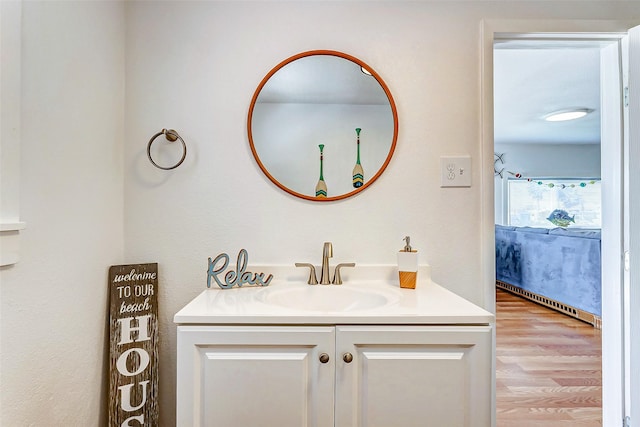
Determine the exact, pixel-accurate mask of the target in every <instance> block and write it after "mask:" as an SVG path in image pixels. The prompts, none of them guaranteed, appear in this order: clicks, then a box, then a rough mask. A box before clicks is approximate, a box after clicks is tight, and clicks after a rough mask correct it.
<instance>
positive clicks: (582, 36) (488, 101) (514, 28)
mask: <svg viewBox="0 0 640 427" xmlns="http://www.w3.org/2000/svg"><path fill="white" fill-rule="evenodd" d="M621 25H622V26H624V27H621ZM632 26H633V25H632V23H629V24H628V25H627V24H625V23H620V22H617V23H615V22H599V23H597V24H593V28H592V29H593V31H594V32H593V33H584V28H585V23H584V22H580V21H558V22H554V23H549V22H536V21H527V22H524V21H504V22H503V21H499V22H485V23H484V25H483V36H484V37H483V50H482V59H483V61H482V64H483V84H482V89H483V91H482V92H483V145H482V157H483V167H485V168H491V169H488V170H486V171H483V184H484V185H483V188H485V189H493V187H494V186H493V182H491V181H490V180H493V179H494V178H493V167H492V166H493V160H494V128H493V126H494V123H493V111H494V110H493V108H494V103H493V80H492V79H493V48H494V42H495V41H496V40H519V41H523V40H538V41H546V42H548V41H550V40H558V41H567V40H581V41H593V42H597V43H602V46H603V47H602V52H603V54H602V56H603V57H607V56H609V57H610V58H609V59H611V55H610V54H608V53H605V51H610V52H613V51H615V55H616V58H615V59H616V60H615V61H613V62H611V61H610V63H611V64H613V65H612V66H614V67H616V70H617V71H616V73H615V76H609V78H610V81H609V86H608V89H607V88H603V90H607V91H608V92H607V94H606V96H605V95H603V98H604V99H607V101H608V102H607V103H603V105H602V109H603V111H605V110H606V111H609V112H611V111H613V112H614V113H615V114H614V116H615V115H617V117H618V118H620V117H621V114H622V111H621V105H622V103H621V92H622V91H621V82H620V79H619V78H620V71H619V68H618V67H619V64H620V56H619V54H620V48H619V45H620V40H621V39H622V37H623V36H624V35H625V34H626V30H627V29H628V28H631V27H632ZM596 27H597V28H596ZM609 45H611V46H615V48H611V49H607V46H609ZM610 71H611V70H607V71H606V72H607V73H609V72H610ZM605 104H609V105H605ZM605 122H606V123H605ZM612 123H613V125H612ZM620 123H621V121H620V120H618V122H617V128H618V135H614V137H611V138H610V140H611V141H613V145H604V144H611V142H607V141H605V139H607V138H604V139H603V141H602V143H603V148H602V153H603V156H602V172H603V174H602V179H603V186H605V190H603V193H604V192H605V191H606V193H607V194H608V196H605V197H607V203H608V204H609V205H608V208H607V209H609V208H611V209H613V211H610V212H607V213H603V215H604V216H605V217H606V218H614V219H615V220H613V221H612V220H607V219H606V218H605V219H604V221H603V227H602V230H603V239H604V238H605V237H604V236H609V240H608V241H605V240H603V242H602V245H603V274H605V275H606V274H609V275H610V276H609V277H607V279H608V280H606V281H605V280H603V286H606V288H605V289H604V290H605V292H603V298H604V295H609V297H608V298H609V300H608V301H603V340H604V341H605V342H606V344H603V349H605V348H606V351H605V352H604V353H603V365H604V366H606V370H605V371H604V378H603V389H604V393H603V425H619V423H620V420H622V419H623V418H624V412H625V407H624V392H623V390H624V367H623V361H624V357H623V354H622V353H623V351H622V349H623V348H624V346H623V343H622V334H621V331H622V322H621V319H620V318H621V313H622V312H623V310H622V309H623V307H622V299H621V298H617V296H619V295H620V291H621V289H622V285H621V281H622V277H621V276H622V274H621V271H622V268H621V264H620V260H621V259H622V248H623V247H624V246H623V242H622V233H621V230H622V228H621V227H622V224H621V222H622V221H621V218H623V212H622V207H623V204H622V179H621V175H622V172H621V169H622V165H623V161H622V153H623V146H622V143H621V134H620V129H619V128H620ZM603 124H605V125H606V126H611V128H613V129H615V128H616V123H615V120H610V119H606V120H604V121H603ZM606 174H608V175H606ZM616 177H617V178H616ZM612 178H615V179H612ZM605 180H606V182H605ZM607 185H610V186H612V187H610V188H609V190H606V188H607V187H606V186H607ZM612 202H613V203H612ZM489 203H491V205H489ZM493 203H494V199H493V197H491V198H489V197H485V198H484V199H483V210H482V217H483V233H484V234H483V240H484V244H483V249H484V251H483V260H484V263H483V265H484V269H483V277H484V278H485V280H486V282H485V283H486V288H485V292H486V293H485V298H486V301H487V304H486V306H487V307H488V308H493V309H494V310H495V248H494V242H495V240H494V239H495V235H494V223H495V222H494V221H495V216H494V209H495V205H494V204H493ZM603 209H604V206H603ZM611 224H617V227H619V230H616V228H615V227H613V228H612V229H610V227H611ZM618 231H620V232H618ZM605 250H606V252H607V253H606V254H605ZM612 251H613V252H612ZM612 259H615V260H617V261H614V262H613V264H614V265H611V260H612ZM607 307H608V308H607ZM612 309H613V310H614V311H611V310H612ZM607 310H609V314H613V316H612V317H611V318H609V319H608V318H607V314H606V313H607Z"/></svg>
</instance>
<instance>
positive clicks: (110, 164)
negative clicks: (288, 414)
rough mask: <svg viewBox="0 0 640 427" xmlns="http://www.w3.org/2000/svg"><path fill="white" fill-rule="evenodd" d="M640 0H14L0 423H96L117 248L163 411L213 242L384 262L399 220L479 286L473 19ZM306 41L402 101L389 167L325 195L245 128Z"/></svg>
mask: <svg viewBox="0 0 640 427" xmlns="http://www.w3.org/2000/svg"><path fill="white" fill-rule="evenodd" d="M125 9H126V10H125ZM638 15H640V12H638V10H637V6H635V5H634V4H633V2H610V1H602V2H576V1H567V2H546V1H539V2H535V1H534V2H484V1H476V2H451V1H442V2H436V1H424V2H401V1H388V2H385V1H371V2H366V1H365V2H352V1H344V2H324V1H299V2H295V1H294V2H270V1H257V2H245V1H242V2H239V1H228V2H218V1H201V2H188V1H128V2H126V6H123V4H122V3H119V2H109V1H105V2H100V1H91V2H85V1H77V2H67V1H65V2H57V1H42V2H39V1H26V2H24V17H23V37H24V38H23V40H22V43H23V67H22V68H23V75H22V83H23V91H22V97H23V99H22V156H21V158H22V160H21V189H20V190H21V206H20V208H21V217H22V219H23V220H25V221H26V222H27V224H28V228H27V229H26V230H24V233H23V239H22V247H23V254H22V255H23V260H22V261H21V262H20V263H18V264H17V265H16V266H14V267H12V268H10V269H4V270H2V271H1V275H2V276H1V279H2V284H1V285H0V295H1V296H2V298H1V309H2V313H1V315H2V319H1V320H2V321H1V340H2V355H1V356H0V369H1V371H2V384H1V393H0V394H1V399H2V411H0V413H1V417H2V418H1V419H0V424H2V425H3V426H4V425H7V426H13V425H46V426H49V425H56V426H57V425H99V424H104V419H105V415H106V414H105V411H104V406H103V405H104V403H105V402H106V396H104V394H105V391H106V381H107V377H106V376H103V375H101V374H102V369H103V367H104V366H105V353H104V352H105V348H106V345H105V344H106V343H105V340H106V337H105V331H106V318H107V292H106V291H107V288H106V286H107V269H108V267H109V265H112V264H118V263H123V262H126V263H137V262H159V269H160V287H161V290H160V294H159V298H160V311H161V313H162V316H161V327H160V333H161V354H160V358H161V372H160V375H161V379H160V382H161V389H160V400H161V401H160V408H161V418H162V425H163V426H172V425H173V424H174V421H173V420H174V415H175V403H174V401H175V392H174V390H175V326H174V325H173V323H172V317H173V314H174V313H175V312H176V311H177V310H178V309H179V308H180V307H182V306H183V305H184V304H185V303H186V302H187V301H189V300H190V299H191V298H192V297H194V296H195V295H196V294H198V293H199V292H201V291H202V290H203V289H204V288H205V286H206V285H205V280H206V262H207V257H209V256H212V255H216V254H218V253H220V252H228V253H231V254H233V253H237V251H238V250H239V249H240V248H242V247H245V248H246V249H247V250H248V251H249V256H250V258H249V262H250V263H251V264H261V263H274V264H283V263H285V264H291V263H293V262H295V261H309V262H314V263H316V264H317V263H319V261H320V255H321V247H322V242H324V241H327V240H329V241H332V242H333V243H334V259H333V261H335V262H341V261H355V262H357V263H359V264H380V263H384V264H392V263H394V262H395V253H396V251H397V250H398V249H399V248H400V247H401V246H402V238H403V237H404V236H405V235H407V234H409V235H411V237H412V244H414V246H415V247H416V248H418V249H419V250H420V252H421V257H422V260H423V261H424V262H428V263H430V264H431V265H432V267H433V277H434V279H435V280H436V281H437V282H440V283H442V284H443V285H445V286H446V287H448V288H450V289H451V290H453V291H455V292H458V293H459V294H461V295H462V296H465V297H467V298H469V299H470V300H472V301H475V302H478V303H481V304H483V303H486V301H483V293H484V290H483V289H482V280H481V277H479V276H480V274H481V273H480V271H481V262H482V260H481V255H480V253H481V247H480V246H481V242H480V227H481V224H480V218H479V212H480V207H481V201H482V200H481V198H482V197H486V195H491V191H490V190H489V189H486V188H485V189H481V188H480V187H479V181H480V180H479V176H480V164H479V160H480V159H479V155H480V150H481V147H480V140H481V128H482V126H481V122H480V121H481V117H480V108H481V107H480V106H481V104H482V103H481V99H480V96H481V91H480V83H481V82H480V78H481V74H480V48H479V47H480V39H481V35H480V26H481V20H482V19H484V18H491V19H502V18H536V19H553V18H563V19H613V18H620V19H623V18H624V19H629V18H631V17H634V16H635V17H638V18H640V16H638ZM125 21H126V22H125ZM123 23H126V25H123ZM310 49H335V50H340V51H343V52H346V53H350V54H353V55H356V56H358V57H359V58H360V59H362V60H363V61H365V62H366V63H368V64H370V65H371V66H372V67H374V68H375V70H376V71H377V72H378V73H379V74H380V75H381V77H382V78H383V79H384V80H385V82H386V83H387V85H388V86H389V88H390V89H391V91H392V93H393V96H394V99H395V102H396V105H397V107H398V115H399V121H400V133H399V140H398V147H397V149H396V153H395V155H394V158H393V159H392V161H391V163H390V165H389V167H388V168H387V172H386V173H385V174H384V175H383V176H382V177H381V178H380V179H379V180H378V181H377V182H376V183H375V184H374V185H373V186H372V187H370V188H369V189H367V190H366V191H365V192H363V193H361V194H359V195H358V196H356V197H354V198H351V199H348V200H343V201H339V202H334V203H324V204H318V203H313V202H307V201H303V200H300V199H296V198H293V197H291V196H289V195H288V194H286V193H283V192H282V191H281V190H279V189H277V188H275V187H274V186H273V185H272V184H271V183H270V181H268V179H267V178H266V177H264V176H263V175H262V173H261V171H260V170H259V168H258V167H257V165H256V164H255V162H254V161H253V159H252V158H251V152H250V150H249V146H248V142H247V135H246V116H247V112H248V108H249V101H250V99H251V96H252V94H253V92H254V90H255V88H256V87H257V85H258V83H259V82H260V80H261V79H262V77H263V76H264V75H265V74H266V73H267V72H268V71H269V70H270V69H271V68H272V67H273V66H275V65H276V64H277V63H279V62H280V61H281V60H283V59H285V58H288V57H289V56H291V55H293V54H295V53H298V52H302V51H306V50H310ZM123 71H124V76H123ZM125 80H126V92H125V87H124V81H125ZM123 99H124V102H123ZM123 125H124V127H123ZM162 128H174V129H176V130H177V131H178V132H180V134H181V135H182V136H183V138H184V139H185V141H186V142H187V144H188V147H189V154H188V157H187V160H186V161H185V163H184V164H183V165H182V166H180V167H179V168H178V169H176V170H174V171H170V172H166V171H161V170H159V169H155V168H154V167H153V166H152V165H151V164H150V163H149V162H148V160H147V158H146V153H145V149H146V144H147V142H148V140H149V138H150V137H151V136H152V135H153V134H155V133H156V132H158V131H159V130H160V129H162ZM123 150H124V163H123V161H122V154H123ZM451 154H469V155H471V156H472V159H473V185H472V187H471V188H457V189H441V188H440V187H439V171H438V167H439V157H440V156H442V155H451ZM123 187H124V188H123ZM123 245H124V248H123ZM123 251H124V256H122V253H123Z"/></svg>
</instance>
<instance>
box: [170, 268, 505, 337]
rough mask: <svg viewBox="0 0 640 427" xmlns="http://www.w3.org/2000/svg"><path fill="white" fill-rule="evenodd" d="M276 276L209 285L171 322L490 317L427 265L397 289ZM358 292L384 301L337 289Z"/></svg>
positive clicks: (429, 321) (473, 321)
mask: <svg viewBox="0 0 640 427" xmlns="http://www.w3.org/2000/svg"><path fill="white" fill-rule="evenodd" d="M422 270H423V269H421V271H422ZM396 274H397V273H396ZM274 276H275V275H274ZM345 276H346V275H345ZM420 276H422V280H420ZM277 277H278V276H275V278H274V279H273V280H272V282H271V284H270V285H269V286H251V287H249V286H247V285H245V286H243V287H242V288H239V287H234V288H231V289H220V288H219V287H217V286H216V288H213V286H212V287H211V288H210V289H206V290H205V291H203V292H202V293H201V294H200V295H198V296H197V297H196V298H194V299H193V300H192V301H191V302H190V303H188V304H187V305H186V306H185V307H184V308H182V309H181V310H180V311H179V312H178V313H176V315H175V316H174V322H175V323H178V324H191V325H198V324H234V325H243V324H270V325H273V324H289V325H291V324H298V325H336V324H341V325H343V324H387V325H388V324H413V325H418V324H420V325H445V324H446V325H461V324H464V325H486V324H490V323H493V322H494V315H493V314H491V313H490V312H488V311H486V310H484V309H482V308H480V307H478V306H476V305H475V304H472V303H471V302H469V301H467V300H465V299H464V298H462V297H460V296H458V295H456V294H454V293H453V292H451V291H448V290H447V289H445V288H443V287H442V286H440V285H438V284H436V283H433V282H432V281H431V280H430V279H429V274H428V270H427V272H426V273H421V274H419V276H418V278H419V279H418V283H417V286H416V289H402V288H400V287H399V285H398V283H397V280H395V281H394V280H392V279H390V276H387V277H385V278H384V279H382V280H371V279H363V278H360V277H359V276H358V275H357V274H356V275H353V277H352V278H351V280H349V279H347V280H345V283H344V284H342V285H307V284H306V281H304V280H286V278H285V279H280V280H278V278H277ZM394 282H395V283H394ZM292 291H293V292H292ZM290 292H292V293H290ZM358 293H360V294H365V293H367V294H371V293H373V294H376V295H379V296H380V298H383V299H384V300H385V302H384V303H383V304H382V305H379V306H376V307H373V308H368V307H366V306H365V307H358V303H355V304H350V305H349V304H341V301H340V295H341V294H351V295H354V294H356V295H357V294H358ZM334 297H335V298H334ZM296 298H297V299H298V301H301V303H300V304H301V305H302V304H304V303H305V302H306V301H309V302H310V304H312V305H313V304H315V303H316V302H318V301H320V302H319V303H318V306H317V307H315V308H314V309H304V308H301V307H297V306H296V304H297V303H296V302H295V299H296ZM363 300H366V298H363ZM323 301H324V302H323ZM333 301H335V308H334V304H333ZM365 305H366V304H365Z"/></svg>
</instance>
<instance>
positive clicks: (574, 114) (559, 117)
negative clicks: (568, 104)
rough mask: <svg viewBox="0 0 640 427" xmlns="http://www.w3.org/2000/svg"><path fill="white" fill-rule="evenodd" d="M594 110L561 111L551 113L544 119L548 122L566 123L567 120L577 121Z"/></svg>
mask: <svg viewBox="0 0 640 427" xmlns="http://www.w3.org/2000/svg"><path fill="white" fill-rule="evenodd" d="M592 112H593V110H592V109H590V108H571V109H569V110H560V111H554V112H553V113H549V114H547V115H546V116H544V117H543V118H544V119H545V120H546V121H548V122H564V121H567V120H575V119H579V118H580V117H584V116H586V115H587V114H589V113H592Z"/></svg>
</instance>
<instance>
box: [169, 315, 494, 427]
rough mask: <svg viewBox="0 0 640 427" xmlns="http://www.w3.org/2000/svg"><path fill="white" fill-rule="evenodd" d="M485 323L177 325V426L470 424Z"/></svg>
mask: <svg viewBox="0 0 640 427" xmlns="http://www.w3.org/2000/svg"><path fill="white" fill-rule="evenodd" d="M491 342H492V331H491V327H490V326H415V325H413V326H400V325H398V326H392V325H348V326H347V325H345V326H342V325H339V326H335V327H332V326H179V327H178V372H177V373H178V385H177V387H178V388H177V399H178V408H177V417H178V423H177V425H178V426H185V427H186V426H220V427H236V426H238V427H240V426H255V427H258V426H264V427H271V426H274V427H275V426H277V427H287V426H289V427H302V426H310V427H311V426H317V427H325V426H326V427H329V426H336V427H353V426H363V427H364V426H366V427H373V426H380V427H394V426H398V427H400V426H401V427H412V426H416V427H417V426H438V427H445V426H452V427H453V426H460V427H462V426H478V427H481V426H482V427H485V426H488V425H490V420H491V411H490V408H491V393H490V390H491V365H492V364H491V358H490V355H491Z"/></svg>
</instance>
